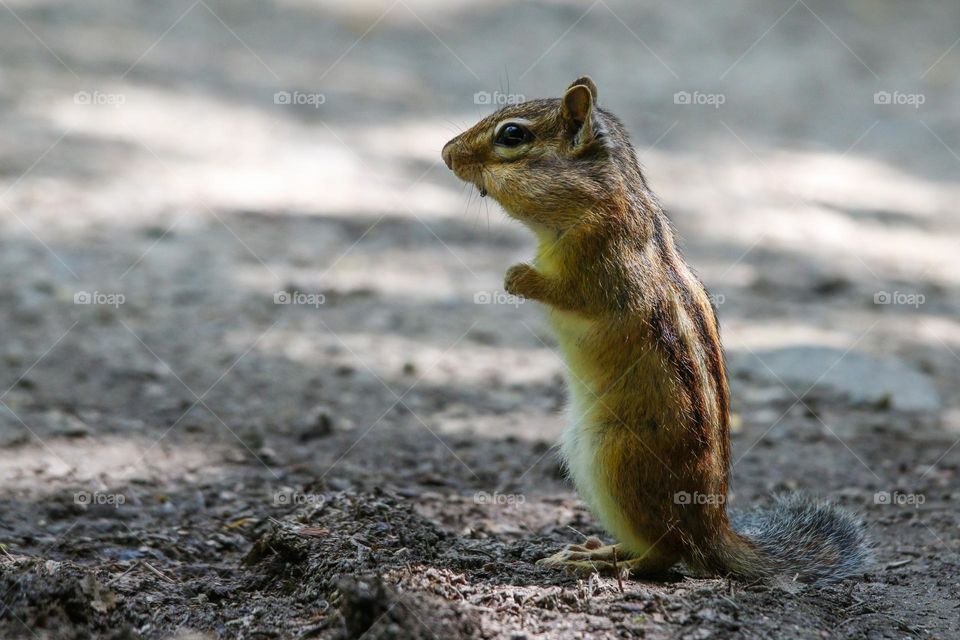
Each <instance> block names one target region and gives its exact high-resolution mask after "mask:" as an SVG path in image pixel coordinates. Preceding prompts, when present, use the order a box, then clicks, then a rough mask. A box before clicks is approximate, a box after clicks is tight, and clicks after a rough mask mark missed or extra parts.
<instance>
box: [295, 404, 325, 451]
mask: <svg viewBox="0 0 960 640" xmlns="http://www.w3.org/2000/svg"><path fill="white" fill-rule="evenodd" d="M298 430H299V432H300V435H299V440H300V442H306V441H308V440H315V439H317V438H326V437H327V436H329V435H331V434H332V433H333V416H332V415H331V413H330V409H329V408H328V407H325V406H318V407H314V408H313V409H311V410H310V411H309V412H307V415H306V416H305V417H304V419H303V420H302V421H301V424H300V425H299V429H298Z"/></svg>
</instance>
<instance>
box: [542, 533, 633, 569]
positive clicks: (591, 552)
mask: <svg viewBox="0 0 960 640" xmlns="http://www.w3.org/2000/svg"><path fill="white" fill-rule="evenodd" d="M625 555H626V554H624V553H623V551H622V550H619V545H615V544H608V545H604V544H603V543H601V542H600V540H598V539H597V538H588V539H587V540H586V542H584V543H583V544H570V545H567V546H566V547H564V549H563V550H562V551H559V552H557V553H555V554H553V555H552V556H548V557H546V558H541V559H540V560H537V565H539V566H541V567H552V568H556V569H563V570H564V571H565V572H566V573H571V574H576V575H590V574H592V573H609V574H617V573H619V572H620V571H621V570H622V569H624V568H627V567H628V566H629V565H628V563H627V562H626V558H624V557H623V556H625Z"/></svg>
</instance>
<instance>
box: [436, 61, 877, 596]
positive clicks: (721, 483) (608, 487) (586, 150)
mask: <svg viewBox="0 0 960 640" xmlns="http://www.w3.org/2000/svg"><path fill="white" fill-rule="evenodd" d="M442 156H443V160H444V162H445V163H446V165H447V167H448V168H450V169H451V170H453V172H454V174H455V175H456V176H457V177H458V178H460V179H461V180H464V181H466V182H469V183H472V184H474V185H475V186H476V187H477V188H478V189H479V191H480V194H481V195H482V196H483V195H487V194H489V195H490V196H492V197H493V198H494V199H495V200H496V201H497V202H499V204H500V205H501V206H502V207H503V209H504V210H505V211H506V212H507V214H508V215H509V216H511V217H513V218H515V219H517V220H519V221H520V222H522V223H523V224H525V225H526V226H527V227H529V228H530V229H531V230H532V231H533V233H534V234H535V235H536V237H537V239H538V249H537V254H536V257H535V259H534V261H533V264H532V265H531V264H518V265H514V266H512V267H510V268H509V269H508V270H507V272H506V276H505V281H504V287H505V289H506V290H507V291H508V292H510V293H512V294H515V295H518V296H524V297H526V298H529V299H532V300H536V301H539V302H541V303H543V304H545V305H546V306H547V307H549V309H550V318H549V319H550V323H551V325H552V328H553V330H554V332H555V333H556V336H557V339H558V342H559V344H560V348H561V351H562V353H563V356H564V359H565V362H566V364H567V369H568V371H567V376H566V378H567V387H568V391H569V403H570V414H571V420H570V423H569V426H568V427H567V429H566V431H565V433H564V436H563V439H562V445H561V457H562V460H563V463H564V466H565V468H566V470H567V472H568V475H569V476H570V477H571V478H572V480H573V482H574V484H575V485H576V488H577V490H578V491H579V493H580V495H581V497H582V498H583V499H584V501H585V502H586V503H587V505H588V506H589V507H590V509H591V511H592V512H593V514H594V515H595V516H596V517H597V518H598V519H599V521H600V523H601V524H602V525H603V527H604V528H605V529H606V531H607V532H609V533H610V534H611V535H612V536H613V537H614V538H615V539H616V544H613V545H606V546H603V545H601V543H600V542H599V541H597V540H589V541H587V543H586V544H574V545H570V546H568V547H567V548H565V549H564V550H562V551H560V552H559V553H557V554H555V555H553V556H550V557H548V558H544V559H542V560H540V562H539V563H540V564H543V565H547V566H551V567H563V568H566V569H569V570H572V571H575V572H592V571H594V570H601V571H602V570H615V569H617V568H618V567H619V568H623V567H628V568H629V569H630V570H631V572H632V573H634V574H635V575H647V576H653V575H656V574H661V573H662V572H664V571H666V570H667V569H668V568H670V567H671V566H673V565H674V564H675V563H677V562H679V561H683V562H684V563H685V564H686V565H688V566H689V567H690V568H692V569H693V570H695V571H699V572H703V573H707V574H711V575H716V574H720V575H727V576H732V577H739V578H743V579H756V578H763V577H768V576H771V575H775V574H787V575H789V576H790V577H795V578H796V579H798V580H802V581H806V582H820V583H825V582H831V581H835V580H840V579H843V578H846V577H849V576H851V575H853V574H855V573H856V572H857V571H858V570H860V569H861V568H862V567H863V566H864V563H865V562H866V561H867V558H868V555H869V553H868V552H869V545H868V543H867V539H866V535H865V532H864V528H863V525H862V523H861V522H860V521H859V520H858V519H857V518H855V517H854V516H853V514H851V513H849V512H847V511H844V510H842V509H840V508H839V507H837V506H834V505H831V504H828V503H820V502H817V501H814V500H812V499H809V498H805V497H803V496H799V495H790V496H785V497H779V498H777V499H776V500H775V502H774V504H773V506H772V508H771V509H770V510H768V511H766V512H759V511H758V512H752V513H747V514H742V515H740V516H736V515H734V516H728V514H727V510H726V499H727V491H728V486H727V483H728V474H729V466H730V429H729V420H730V417H729V407H728V387H727V376H726V365H725V361H724V354H723V349H722V347H721V344H720V335H719V326H718V324H717V320H716V316H715V310H714V308H713V305H712V303H711V300H710V298H709V297H708V295H707V292H706V290H705V289H704V286H703V285H702V284H701V282H700V281H699V280H698V279H697V277H696V276H695V275H694V273H693V271H692V270H691V269H690V267H689V266H688V265H687V263H686V262H685V261H684V259H683V258H682V257H681V255H680V253H679V251H678V250H677V247H676V246H675V244H674V239H673V233H672V231H671V227H670V224H669V221H668V220H667V218H666V216H665V214H664V212H663V210H662V209H661V208H660V205H659V203H658V201H657V199H656V197H655V196H654V195H653V193H652V192H651V190H650V188H649V187H648V186H647V182H646V179H645V178H644V176H643V173H641V170H640V165H639V162H638V160H637V157H636V154H635V152H634V149H633V147H632V146H631V144H630V140H629V139H628V137H627V134H626V132H625V129H624V126H623V124H621V122H620V121H619V120H618V119H617V118H616V117H615V116H614V115H613V114H611V113H610V112H609V111H606V110H604V109H601V108H600V107H598V106H597V87H596V85H595V84H594V83H593V81H592V80H591V79H590V78H588V77H582V78H578V79H577V80H575V81H574V82H573V84H571V85H570V86H569V87H568V88H567V90H566V92H565V93H564V95H563V98H560V99H556V98H554V99H543V100H531V101H528V102H523V103H521V104H515V105H509V106H506V107H504V108H503V109H500V110H499V111H497V112H496V113H494V114H493V115H491V116H489V117H487V118H484V119H483V120H481V121H480V122H478V123H477V124H476V125H474V126H473V127H471V128H470V129H469V130H467V131H465V132H464V133H462V134H460V135H458V136H457V137H455V138H453V139H452V140H450V141H449V142H448V143H447V144H446V145H445V146H444V147H443V152H442Z"/></svg>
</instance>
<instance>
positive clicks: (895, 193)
mask: <svg viewBox="0 0 960 640" xmlns="http://www.w3.org/2000/svg"><path fill="white" fill-rule="evenodd" d="M958 37H960V5H958V4H957V3H952V2H948V1H946V0H944V1H943V2H934V1H925V0H921V1H919V2H911V3H905V2H896V1H894V0H889V1H881V0H874V1H867V0H862V1H852V0H851V1H848V2H837V1H835V0H797V1H796V2H792V3H791V2H790V1H789V0H784V1H777V2H759V1H738V0H732V1H729V2H722V3H721V2H714V1H712V0H702V1H701V0H685V1H684V2H671V3H654V2H647V1H644V2H615V1H613V0H598V1H597V2H594V3H592V4H591V3H588V2H583V3H579V2H561V1H544V2H534V3H507V2H480V1H478V0H457V1H456V2H441V1H440V0H435V1H433V2H429V1H414V0H397V1H395V2H391V1H387V2H383V3H381V2H373V1H370V2H349V3H348V2H341V3H334V2H322V1H321V2H315V1H312V0H310V1H308V0H273V1H271V2H257V1H255V0H243V1H240V0H229V1H228V0H197V1H194V0H176V1H170V2H162V3H160V2H146V1H145V0H137V1H129V0H127V1H123V0H115V1H106V0H87V1H85V2H66V1H64V0H33V1H28V0H3V1H2V2H0V126H2V130H3V132H4V136H3V141H2V143H0V274H2V277H0V335H2V340H0V443H2V447H0V637H2V638H37V639H46V638H92V637H97V638H100V637H102V638H114V639H120V638H138V637H145V638H312V637H317V638H361V637H362V638H368V639H374V638H457V637H483V638H513V639H516V640H519V639H521V638H571V637H589V638H623V637H647V638H691V639H705V638H728V637H743V638H905V637H919V638H927V637H933V638H953V637H958V635H960V610H958V607H960V601H958V596H957V594H958V592H960V577H958V576H960V557H958V545H960V528H958V527H960V518H958V512H957V506H958V501H960V485H958V471H960V446H957V444H958V439H960V400H958V397H957V394H956V392H955V390H956V387H957V381H958V380H960V325H958V322H957V319H956V318H957V313H958V312H960V252H958V251H957V247H958V242H960V219H958V216H957V213H956V205H957V202H958V200H960V156H958V153H960V118H958V111H957V108H956V106H957V103H958V102H957V101H958V99H960V82H958V77H960V75H958V63H960V45H958V42H957V38H958ZM582 73H589V74H590V75H591V76H592V77H593V78H594V79H595V81H596V82H597V84H598V86H599V92H600V101H601V103H602V104H603V105H604V106H606V107H607V108H609V109H611V110H612V111H614V112H615V113H617V114H619V115H620V116H621V118H622V119H623V120H624V122H625V123H626V125H627V127H628V128H629V130H630V131H631V132H632V134H633V136H634V140H635V143H636V146H637V148H638V152H639V153H640V155H641V159H642V161H643V164H644V166H645V168H646V172H647V177H648V179H649V181H650V183H651V184H652V185H653V187H654V189H655V190H656V191H657V192H658V194H659V195H660V197H661V199H662V201H663V203H664V205H665V207H666V208H667V210H668V211H669V213H670V215H671V218H672V219H673V221H674V223H675V225H676V227H677V230H678V234H679V237H680V239H681V242H682V245H683V247H684V250H685V254H686V256H687V258H688V260H689V261H690V262H691V263H692V264H693V265H694V266H695V268H696V269H697V271H698V272H699V274H700V275H701V277H702V278H703V280H704V281H705V282H706V284H707V285H708V287H709V288H710V289H711V291H712V292H713V295H714V300H715V302H716V303H717V306H718V309H719V314H720V319H721V323H722V326H723V337H724V342H725V345H726V348H727V352H728V358H729V363H730V378H731V380H730V382H731V388H732V395H733V399H732V407H733V410H734V412H735V430H734V434H733V460H734V464H733V470H732V474H733V491H734V492H733V495H732V496H731V508H743V507H746V506H750V505H754V504H764V503H765V502H766V501H768V500H769V499H770V495H771V494H772V493H775V492H780V491H787V490H793V489H799V490H802V491H805V492H808V493H810V494H813V495H817V496H821V497H824V498H829V499H831V500H834V501H836V502H839V503H841V504H843V505H845V506H847V507H849V508H850V509H853V510H855V511H856V512H858V513H859V514H861V515H862V516H863V518H864V519H865V521H866V522H867V524H868V526H869V529H870V532H871V536H872V538H873V540H874V542H875V545H876V554H875V555H876V559H875V562H874V564H873V565H872V566H871V567H870V568H869V569H868V570H867V571H866V572H865V573H864V574H863V575H862V576H861V577H858V578H857V579H855V580H851V581H849V582H847V583H844V584H841V585H838V586H833V587H829V588H821V589H817V588H812V587H806V586H802V585H799V584H797V583H794V582H792V581H791V579H790V576H785V577H784V578H783V579H781V580H776V581H773V582H771V583H767V584H743V583H737V582H730V581H727V580H724V579H713V578H703V577H698V576H695V575H693V574H691V573H690V572H689V571H687V570H686V569H684V568H683V567H677V570H676V572H675V573H674V574H673V575H672V576H671V577H670V578H669V579H668V580H666V581H662V582H650V581H638V580H627V581H624V582H623V583H622V584H619V583H618V581H617V580H615V579H613V578H609V577H600V576H594V577H591V578H589V579H577V578H575V577H569V576H564V575H560V574H557V573H556V572H554V571H551V570H547V569H544V568H540V567H537V566H536V565H535V564H534V561H535V560H536V559H538V558H540V557H543V556H544V555H546V554H548V553H550V552H553V551H555V550H557V549H558V548H559V547H560V546H561V545H563V544H566V543H569V542H576V541H580V540H582V539H583V536H586V535H603V532H602V531H600V530H599V529H598V527H597V525H596V523H595V521H594V520H593V518H592V517H591V516H590V514H589V513H588V512H587V511H586V509H585V508H584V506H583V504H582V503H581V502H580V501H579V499H578V498H577V496H576V494H575V492H574V491H573V489H572V487H571V485H570V484H569V483H568V482H567V481H566V480H565V479H564V478H563V475H562V473H561V471H560V469H559V467H558V464H557V461H556V458H555V455H554V453H555V451H554V445H555V443H556V441H557V438H558V435H559V433H560V431H561V429H562V428H563V424H564V416H563V409H564V404H565V392H564V390H563V387H562V384H561V377H562V374H563V370H564V366H563V363H562V361H561V360H560V358H559V357H558V354H557V351H556V344H555V342H554V340H553V338H552V337H551V335H550V332H549V330H548V327H547V324H546V321H545V316H544V311H543V309H541V308H538V306H537V305H536V304H534V303H524V304H514V303H513V301H511V300H509V299H507V298H506V297H505V296H504V295H503V293H502V291H501V288H502V277H503V272H504V271H505V270H506V268H507V267H508V266H510V265H511V264H514V263H516V262H519V261H522V260H525V259H529V258H530V256H531V255H532V250H533V249H532V247H533V239H532V238H531V237H530V235H529V234H528V233H527V232H526V231H524V230H523V229H522V228H521V227H520V226H519V225H518V224H516V223H514V222H511V221H509V220H507V219H506V218H505V216H503V214H502V213H501V212H500V210H499V209H498V207H497V206H496V205H495V203H493V202H491V201H489V199H487V200H481V199H479V198H478V197H477V194H476V193H470V192H468V191H467V190H465V189H464V187H463V185H461V184H460V183H459V182H457V181H456V180H455V179H454V178H453V177H452V176H451V175H449V172H447V170H446V168H445V167H444V166H443V164H442V163H441V162H440V159H439V151H440V148H441V146H442V145H443V143H444V142H445V141H446V140H447V139H448V138H450V137H452V136H453V135H454V134H456V133H457V132H458V131H460V130H462V129H463V128H464V127H466V126H469V125H470V124H471V123H472V122H473V121H474V120H476V119H477V118H479V117H480V116H481V115H483V114H485V113H487V112H489V110H490V109H491V108H492V105H493V104H495V103H498V101H499V102H502V101H505V100H514V99H523V98H524V97H526V98H533V97H539V96H556V95H558V94H559V93H560V92H561V91H562V90H563V88H564V87H565V86H566V85H567V84H568V83H569V82H570V81H571V80H572V79H573V78H575V77H577V76H578V75H580V74H582ZM685 95H686V96H687V97H686V98H685V97H684V96H685Z"/></svg>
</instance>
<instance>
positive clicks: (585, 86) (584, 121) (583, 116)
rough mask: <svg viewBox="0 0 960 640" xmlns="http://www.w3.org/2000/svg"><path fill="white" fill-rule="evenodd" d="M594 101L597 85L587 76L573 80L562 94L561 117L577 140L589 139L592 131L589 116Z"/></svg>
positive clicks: (595, 99)
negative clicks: (574, 133)
mask: <svg viewBox="0 0 960 640" xmlns="http://www.w3.org/2000/svg"><path fill="white" fill-rule="evenodd" d="M596 101H597V85H595V84H593V80H591V79H590V78H588V77H587V76H584V77H582V78H577V79H576V80H574V81H573V84H571V85H570V86H569V87H567V92H566V93H565V94H563V105H562V107H561V112H562V115H563V119H564V120H566V121H567V122H568V123H569V125H570V129H571V130H573V131H575V132H576V139H577V141H582V140H589V139H590V137H591V135H592V133H593V127H592V123H591V119H590V116H591V114H592V113H593V103H594V102H596Z"/></svg>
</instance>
